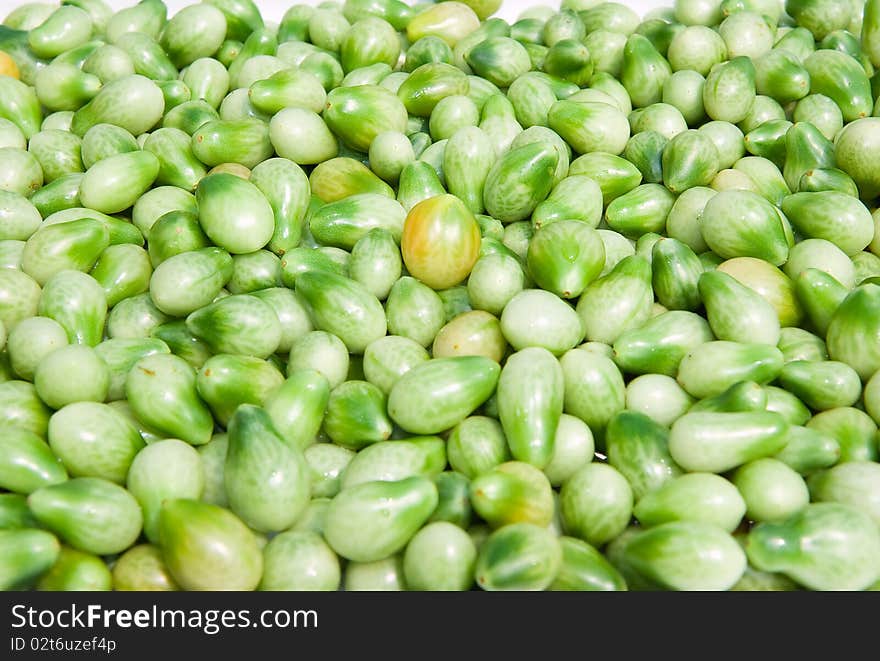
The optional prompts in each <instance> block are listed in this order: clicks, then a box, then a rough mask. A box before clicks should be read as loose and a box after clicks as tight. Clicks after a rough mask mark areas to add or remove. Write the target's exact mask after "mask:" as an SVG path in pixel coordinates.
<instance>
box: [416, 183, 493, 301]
mask: <svg viewBox="0 0 880 661" xmlns="http://www.w3.org/2000/svg"><path fill="white" fill-rule="evenodd" d="M400 249H401V252H402V253H403V262H404V264H406V268H407V270H408V271H409V273H410V275H412V276H413V277H414V278H418V279H419V280H421V281H422V282H424V283H425V284H426V285H428V286H429V287H431V288H432V289H448V288H449V287H452V286H454V285H457V284H458V283H459V282H461V281H462V280H464V279H465V278H466V277H467V276H468V274H469V273H470V272H471V269H472V268H473V267H474V263H475V262H476V261H477V258H478V257H479V256H480V228H479V226H478V225H477V221H476V219H475V218H474V214H473V213H471V211H470V209H468V208H467V206H465V204H464V202H462V201H461V200H459V199H458V198H457V197H455V196H454V195H437V196H435V197H429V198H428V199H427V200H422V201H421V202H419V203H418V204H417V205H415V206H414V207H413V208H412V209H410V212H409V214H407V217H406V222H405V223H404V225H403V237H402V239H401V241H400Z"/></svg>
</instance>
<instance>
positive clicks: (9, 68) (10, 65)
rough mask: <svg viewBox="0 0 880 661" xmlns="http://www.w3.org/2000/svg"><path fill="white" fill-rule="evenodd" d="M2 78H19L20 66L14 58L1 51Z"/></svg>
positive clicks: (0, 69) (0, 73) (0, 71)
mask: <svg viewBox="0 0 880 661" xmlns="http://www.w3.org/2000/svg"><path fill="white" fill-rule="evenodd" d="M0 76H9V77H10V78H19V73H18V65H17V64H16V63H15V60H13V59H12V56H10V55H9V53H6V52H5V51H2V50H0Z"/></svg>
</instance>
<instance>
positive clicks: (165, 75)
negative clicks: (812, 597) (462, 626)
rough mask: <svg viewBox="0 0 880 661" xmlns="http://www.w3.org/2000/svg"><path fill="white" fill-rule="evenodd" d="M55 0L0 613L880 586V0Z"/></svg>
mask: <svg viewBox="0 0 880 661" xmlns="http://www.w3.org/2000/svg"><path fill="white" fill-rule="evenodd" d="M499 5H500V0H463V1H461V2H457V1H453V2H439V3H437V4H432V3H421V4H417V5H415V6H409V5H407V4H404V3H402V2H400V1H399V0H344V1H343V0H338V1H333V0H330V1H327V2H323V3H322V4H320V5H318V6H307V5H302V4H297V5H293V6H291V7H290V8H289V10H288V11H287V12H286V13H285V14H284V16H283V19H282V20H281V22H280V24H278V25H271V24H269V23H266V22H264V20H263V18H262V17H261V15H260V12H259V9H258V7H257V6H256V4H255V3H254V1H253V0H203V1H202V2H199V3H195V4H192V5H190V6H188V7H186V8H184V9H182V10H180V11H179V12H177V13H174V14H173V15H169V13H170V12H169V11H168V8H167V7H166V5H165V4H163V2H162V0H142V1H141V2H139V3H138V4H135V5H133V6H130V7H128V8H125V9H122V10H121V11H118V12H115V13H114V12H112V11H111V9H110V8H109V6H108V5H107V4H106V2H105V1H104V0H61V2H60V3H58V2H56V3H54V4H53V3H48V2H42V1H39V2H30V3H28V4H23V5H21V6H20V7H18V8H17V9H15V10H13V11H12V12H11V13H10V14H9V15H8V16H6V18H5V20H4V22H3V24H2V26H0V51H2V52H0V70H2V71H3V74H2V75H0V349H2V352H0V588H3V589H23V588H24V589H29V588H35V589H40V590H81V589H90V590H100V589H116V590H175V589H183V590H220V589H231V590H253V589H260V590H337V589H344V590H384V589H389V590H396V589H411V590H469V589H475V588H482V589H485V590H543V589H551V590H626V589H630V590H660V589H665V590H728V589H733V590H795V589H810V590H864V589H880V463H878V454H880V446H878V439H880V433H878V423H880V210H877V208H876V207H877V204H878V199H880V100H878V97H880V73H875V68H877V70H878V71H880V0H868V2H863V1H862V0H786V1H785V2H783V0H676V1H675V3H674V7H671V8H667V9H662V10H658V11H654V12H651V13H650V14H649V15H647V16H644V17H640V16H638V15H637V14H636V13H635V12H634V11H633V10H632V9H630V8H628V7H627V6H626V5H625V4H624V3H615V2H597V1H596V0H563V1H562V5H561V7H559V8H548V7H537V8H533V9H529V10H527V11H525V12H523V14H522V15H521V17H520V18H519V19H518V20H516V21H515V22H512V23H510V22H507V21H505V20H502V19H499V18H492V14H493V13H494V12H495V11H497V10H498V9H499Z"/></svg>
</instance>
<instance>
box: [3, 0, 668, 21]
mask: <svg viewBox="0 0 880 661" xmlns="http://www.w3.org/2000/svg"><path fill="white" fill-rule="evenodd" d="M136 1H137V0H107V2H108V4H109V5H110V6H111V7H114V8H117V9H122V8H123V7H130V6H131V5H133V4H136ZM559 1H560V0H504V3H503V4H502V5H501V9H500V10H499V11H498V12H496V13H495V14H494V15H495V16H499V17H501V18H504V19H506V20H508V21H511V22H512V21H514V20H516V18H517V16H518V15H519V13H520V12H521V11H523V10H524V9H528V8H529V7H534V6H536V5H547V6H550V7H553V8H554V9H556V8H558V7H559ZM23 2H25V0H20V1H19V0H0V6H2V7H4V8H6V7H7V6H9V7H10V8H12V7H15V6H16V5H19V4H22V3H23ZM254 2H255V3H256V5H257V6H258V7H259V8H260V13H261V14H262V15H263V18H264V19H265V20H267V21H275V22H277V21H280V20H281V17H282V16H283V15H284V12H285V11H287V9H288V8H289V7H291V6H292V5H295V4H307V5H316V4H318V3H319V2H320V0H254ZM618 2H619V3H620V4H623V5H626V6H628V7H631V8H632V9H634V10H635V11H636V12H637V13H638V14H639V15H641V14H644V13H645V12H646V11H648V10H649V9H653V8H655V7H671V6H672V4H673V0H618ZM165 4H166V5H168V14H169V16H171V15H173V14H174V12H175V11H177V10H179V9H181V8H182V7H186V6H187V5H192V4H196V0H165ZM6 13H8V11H7V12H6Z"/></svg>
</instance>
